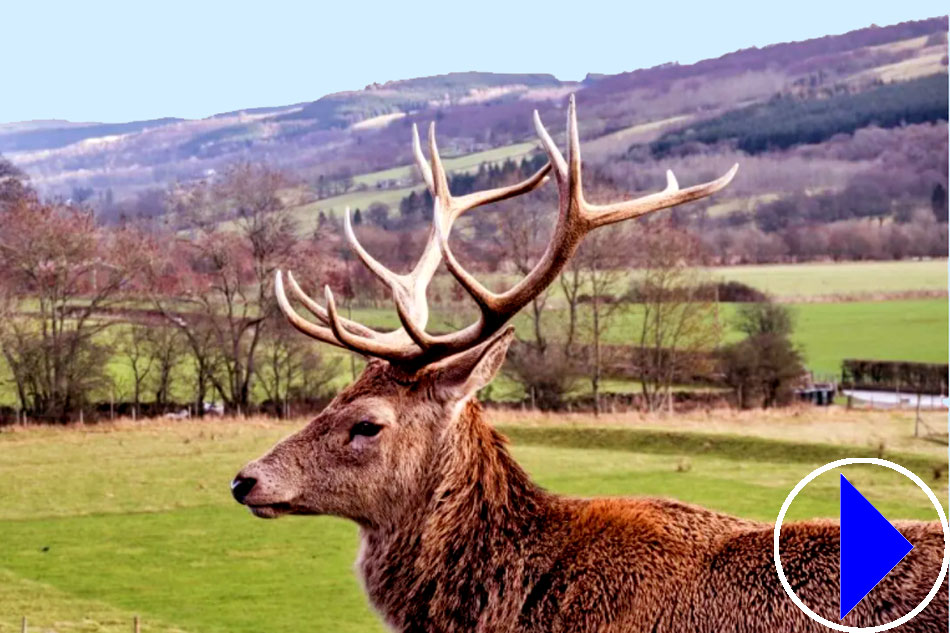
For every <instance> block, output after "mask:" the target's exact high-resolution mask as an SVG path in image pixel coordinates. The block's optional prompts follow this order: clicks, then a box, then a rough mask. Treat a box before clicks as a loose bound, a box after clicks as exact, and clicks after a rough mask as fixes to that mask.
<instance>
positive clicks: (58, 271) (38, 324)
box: [0, 196, 139, 421]
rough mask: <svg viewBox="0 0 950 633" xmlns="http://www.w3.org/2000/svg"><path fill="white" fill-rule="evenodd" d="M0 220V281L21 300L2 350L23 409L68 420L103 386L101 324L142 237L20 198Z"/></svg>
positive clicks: (82, 213)
mask: <svg viewBox="0 0 950 633" xmlns="http://www.w3.org/2000/svg"><path fill="white" fill-rule="evenodd" d="M0 213H2V217H0V224H2V226H3V231H2V232H0V283H2V284H3V285H5V286H6V289H7V290H6V291H7V292H8V293H9V294H11V295H12V296H14V297H16V299H17V301H18V305H17V307H16V310H15V312H16V314H15V316H14V317H13V318H11V319H7V320H4V322H3V323H0V338H2V340H3V352H4V355H5V356H6V358H7V362H8V364H9V365H10V367H11V370H12V371H13V374H14V376H15V380H16V381H17V383H18V387H17V388H18V392H19V394H20V398H21V402H23V403H24V405H25V408H26V409H28V410H30V411H31V412H32V413H33V414H34V415H37V416H44V417H47V418H48V419H56V420H60V421H66V420H68V419H69V417H70V415H71V414H72V413H74V412H75V411H76V410H78V409H80V407H81V406H82V404H83V403H84V402H86V401H87V400H88V398H89V396H90V393H91V391H92V390H94V389H96V388H101V387H102V386H103V384H104V382H105V380H106V377H105V372H104V369H103V368H104V367H105V364H106V357H107V354H106V353H105V350H104V349H103V348H102V346H101V344H100V343H99V342H98V340H97V337H98V335H99V334H100V333H101V332H102V331H103V330H105V329H106V328H108V327H109V326H110V325H111V324H112V323H113V321H111V320H109V319H106V318H102V317H101V313H102V312H104V311H106V310H107V309H108V308H109V307H110V305H111V304H112V302H113V301H114V300H115V299H116V298H117V297H118V295H119V292H120V290H121V289H122V288H123V286H124V284H125V283H126V282H127V280H128V279H129V274H128V271H129V270H131V269H133V268H134V267H135V266H136V265H137V264H136V257H137V255H138V253H139V249H138V248H136V246H135V242H136V239H137V236H136V235H135V234H134V233H133V232H131V231H129V230H121V229H120V230H114V231H109V232H106V231H104V230H102V229H101V228H100V227H98V226H97V225H96V223H95V220H94V218H93V217H92V214H91V212H89V211H88V210H86V209H82V208H77V207H73V206H68V205H61V204H48V203H42V202H40V201H38V200H37V199H36V197H35V196H23V197H20V198H18V199H16V200H14V201H13V202H12V203H10V204H7V205H4V206H3V208H2V210H0Z"/></svg>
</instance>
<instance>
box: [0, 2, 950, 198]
mask: <svg viewBox="0 0 950 633" xmlns="http://www.w3.org/2000/svg"><path fill="white" fill-rule="evenodd" d="M946 31H947V18H946V17H940V18H933V19H929V20H922V21H917V22H908V23H904V24H898V25H893V26H885V27H878V26H872V27H869V28H866V29H860V30H857V31H853V32H851V33H846V34H843V35H829V36H826V37H822V38H818V39H813V40H808V41H804V42H796V43H786V44H776V45H772V46H767V47H764V48H761V49H759V48H752V49H746V50H741V51H736V52H734V53H729V54H727V55H723V56H721V57H719V58H717V59H710V60H704V61H701V62H698V63H695V64H690V65H679V64H666V65H662V66H658V67H655V68H649V69H641V70H632V71H630V72H626V73H621V74H618V75H601V74H595V73H592V74H590V75H589V76H588V77H587V78H586V79H585V80H584V81H583V82H581V83H573V82H562V81H560V80H558V79H557V78H556V77H554V76H552V75H548V74H495V73H483V72H459V73H450V74H447V75H440V76H435V77H422V78H415V79H406V80H401V81H389V82H386V83H382V84H372V85H370V86H367V87H366V88H364V89H363V90H354V91H349V92H341V93H337V94H332V95H327V96H325V97H322V98H319V99H317V100H315V101H312V102H307V103H301V104H295V105H287V106H272V107H260V108H250V109H245V110H240V111H234V112H228V113H223V114H219V115H216V116H213V117H208V118H206V119H201V120H181V119H175V118H166V119H157V120H154V121H137V122H130V123H112V124H105V123H94V124H71V123H67V122H55V121H54V122H32V123H19V124H6V125H2V126H0V152H3V153H4V154H7V155H9V157H10V158H11V159H12V160H13V161H14V162H15V163H16V164H17V165H18V166H19V167H21V168H22V169H23V170H24V171H26V172H27V173H28V174H30V176H31V179H32V181H33V183H34V185H35V186H37V187H38V188H40V189H41V190H42V191H44V192H46V193H50V194H59V195H64V196H68V195H70V194H71V192H72V191H73V190H74V189H75V188H82V189H84V190H87V189H92V190H93V191H94V192H96V193H97V194H98V196H99V197H101V198H102V199H105V198H106V197H107V198H108V199H109V200H112V201H114V200H129V199H133V198H135V197H136V196H138V195H141V194H142V193H143V192H146V191H148V190H149V189H155V188H163V187H165V186H167V185H168V183H171V182H175V181H187V180H191V179H197V178H203V177H206V176H208V175H210V174H214V173H216V172H218V171H220V170H222V169H223V168H225V167H226V166H227V165H228V164H230V163H233V162H235V161H239V160H250V161H258V162H267V163H269V164H271V165H274V166H276V167H280V168H282V169H286V170H288V171H290V172H293V173H294V174H296V175H298V176H299V177H300V178H301V179H302V180H303V181H304V182H305V183H308V184H309V185H310V186H312V187H313V188H314V190H315V195H316V196H318V197H322V196H324V195H325V193H324V192H325V191H329V190H333V189H334V187H336V188H338V189H340V190H341V191H344V192H345V191H347V187H348V184H347V183H350V182H355V183H356V184H355V185H353V186H355V187H356V188H357V189H359V188H360V187H364V188H365V187H369V186H371V185H368V184H367V179H366V178H362V177H361V176H362V175H365V174H369V173H374V172H381V171H384V170H387V169H390V168H394V167H399V166H404V165H407V164H409V163H410V160H411V157H410V153H409V146H408V138H409V127H410V125H411V124H412V123H414V122H418V123H427V122H428V121H433V120H435V121H438V124H439V135H440V146H441V147H442V148H443V152H444V154H445V155H446V157H451V156H457V157H458V156H465V155H470V154H475V153H479V152H487V151H489V150H493V149H502V148H505V147H512V146H516V145H517V144H520V143H524V142H526V141H529V142H530V141H533V140H534V132H533V129H532V124H531V111H532V110H534V109H538V110H539V111H540V112H541V115H542V117H543V118H544V119H545V120H550V121H562V120H563V115H564V113H563V108H564V103H565V97H566V95H567V94H568V93H570V92H576V93H577V95H578V97H577V98H578V106H579V110H580V114H581V121H580V125H581V134H582V136H583V138H584V140H585V146H586V147H588V148H590V149H588V150H587V154H586V155H587V156H588V157H589V158H590V159H592V160H595V161H596V160H603V159H607V158H610V157H621V156H625V155H628V150H629V148H630V147H631V146H634V147H636V146H639V145H643V144H650V143H654V142H656V141H657V139H659V138H660V137H661V136H662V137H663V138H664V139H666V140H665V141H662V142H669V143H674V144H677V145H682V142H683V141H684V139H685V136H684V135H696V134H699V135H707V136H708V135H709V134H710V130H712V129H714V128H715V127H716V126H717V125H719V124H717V123H716V121H720V122H726V123H728V122H729V121H730V120H734V119H736V118H740V119H741V118H742V117H744V116H745V113H748V112H756V113H760V114H761V113H762V112H764V111H763V110H743V108H762V107H774V106H768V105H767V104H770V103H772V104H775V103H783V104H786V105H788V106H790V107H793V109H794V110H795V112H799V113H805V114H806V115H807V113H808V112H810V111H811V109H812V108H818V109H820V108H821V107H822V105H820V104H819V102H820V101H822V100H826V99H829V98H841V99H845V98H855V99H860V97H857V96H854V97H848V95H860V94H862V93H864V92H866V91H868V90H876V89H879V88H880V86H881V85H882V84H893V85H894V86H897V87H896V88H894V89H893V91H892V92H896V93H901V92H902V91H903V90H904V89H903V88H901V87H900V86H901V85H902V82H907V81H912V80H915V79H919V78H922V77H927V76H933V75H943V76H945V75H946V68H947V66H946V63H947V60H946V48H947V44H946ZM538 63H543V58H539V62H538ZM594 70H595V69H594ZM776 99H779V101H776ZM829 103H830V102H829ZM825 105H828V104H825ZM910 107H912V108H914V107H924V106H923V105H922V104H920V103H917V104H911V106H910ZM737 112H738V113H740V114H736V113H737ZM730 117H731V119H730ZM913 120H918V119H913ZM869 122H873V117H872V118H870V119H867V120H860V121H856V122H855V124H854V125H853V126H852V129H857V128H860V127H862V126H864V125H867V124H868V123H869ZM720 127H721V126H720ZM845 127H847V126H845ZM552 131H553V132H555V133H558V132H559V126H557V127H554V128H553V129H552ZM839 131H847V130H846V129H844V128H842V129H841V130H839ZM730 133H731V132H730ZM677 134H679V135H680V136H679V137H677V136H676V135H677ZM710 138H711V137H710ZM800 141H801V139H798V137H796V139H794V140H793V141H792V142H791V144H792V145H794V144H796V143H798V142H800ZM703 142H705V141H703ZM710 142H712V141H711V140H710ZM667 149H670V148H667ZM663 151H666V150H662V151H660V153H661V154H662V153H663ZM502 154H506V155H508V154H510V153H506V152H502ZM637 155H639V154H637ZM318 181H319V182H320V183H321V186H320V192H319V193H317V192H316V189H317V186H316V183H317V182H318ZM326 183H337V184H338V187H337V185H334V186H333V187H327V186H326ZM396 184H397V183H394V182H390V183H388V184H387V182H385V179H380V180H379V182H376V184H375V186H376V187H377V188H386V187H389V186H392V185H396ZM407 184H410V183H408V182H406V181H405V180H401V181H400V182H399V183H398V185H399V186H402V187H405V186H406V185H407ZM107 193H108V196H106V194H107ZM93 199H97V198H95V197H94V198H93Z"/></svg>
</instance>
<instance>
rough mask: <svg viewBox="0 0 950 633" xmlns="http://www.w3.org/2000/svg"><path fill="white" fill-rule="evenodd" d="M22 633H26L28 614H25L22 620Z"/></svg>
mask: <svg viewBox="0 0 950 633" xmlns="http://www.w3.org/2000/svg"><path fill="white" fill-rule="evenodd" d="M20 633H26V616H23V620H22V621H21V622H20Z"/></svg>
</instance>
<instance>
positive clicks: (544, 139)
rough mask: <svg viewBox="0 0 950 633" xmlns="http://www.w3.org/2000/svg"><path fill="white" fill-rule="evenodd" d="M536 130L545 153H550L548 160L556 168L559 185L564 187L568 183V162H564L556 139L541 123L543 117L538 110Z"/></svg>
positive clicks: (535, 114)
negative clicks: (555, 141)
mask: <svg viewBox="0 0 950 633" xmlns="http://www.w3.org/2000/svg"><path fill="white" fill-rule="evenodd" d="M534 130H535V132H537V134H538V137H539V138H540V139H541V145H543V146H544V151H546V152H547V153H548V159H549V160H550V161H551V165H553V167H554V177H555V178H557V182H558V185H563V184H564V183H565V182H566V181H567V161H565V160H564V156H563V155H562V154H561V150H559V149H558V148H557V145H555V143H554V139H552V138H551V135H550V134H548V130H547V128H545V127H544V123H542V122H541V115H540V114H538V111H537V110H535V111H534Z"/></svg>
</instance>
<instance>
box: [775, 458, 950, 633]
mask: <svg viewBox="0 0 950 633" xmlns="http://www.w3.org/2000/svg"><path fill="white" fill-rule="evenodd" d="M853 464H874V465H875V466H884V467H885V468H890V469H891V470H894V471H897V472H899V473H900V474H902V475H904V476H905V477H907V478H908V479H910V480H911V481H913V482H914V483H915V484H917V486H918V487H919V488H920V489H921V490H923V491H924V493H926V495H927V497H928V498H929V499H930V502H931V503H933V506H934V508H935V509H936V510H937V516H939V517H940V527H941V528H943V564H942V565H941V566H940V575H939V576H938V577H937V582H935V583H934V586H933V588H932V589H931V590H930V593H928V594H927V597H926V598H924V599H923V601H922V602H921V603H920V604H918V605H917V606H916V607H914V608H913V609H911V611H910V613H905V614H904V615H902V616H901V617H899V618H897V619H896V620H893V621H891V622H888V623H887V624H877V625H875V626H846V625H844V624H839V623H837V622H832V621H831V620H826V619H825V618H823V617H821V616H820V615H818V614H817V613H815V612H814V611H812V610H811V609H809V608H808V607H807V606H806V605H805V603H804V602H802V601H801V600H800V599H799V598H798V596H797V595H795V592H794V591H792V587H791V585H789V583H788V579H787V578H786V577H785V570H783V569H782V557H781V555H780V554H779V536H780V535H781V532H782V521H784V520H785V513H786V512H788V509H789V507H791V505H792V501H794V500H795V497H796V496H797V495H798V493H799V492H801V491H802V489H803V488H804V487H805V486H807V485H808V484H810V483H811V482H812V481H813V480H814V479H815V478H816V477H818V476H819V475H823V474H825V473H826V472H828V471H829V470H834V469H835V468H840V467H841V466H851V465H853ZM772 536H773V547H772V557H773V559H774V562H775V571H776V572H778V579H779V581H780V582H781V583H782V588H783V589H785V593H786V594H788V597H789V598H791V599H792V602H794V603H795V606H797V607H798V608H799V609H801V610H802V611H803V612H804V613H805V615H807V616H808V617H809V618H811V619H812V620H814V621H815V622H818V623H819V624H823V625H824V626H826V627H828V628H829V629H834V630H835V631H845V632H846V633H878V632H879V631H887V630H889V629H893V628H895V627H898V626H900V625H901V624H904V623H905V622H907V621H909V620H910V619H911V618H913V617H914V616H916V615H917V614H918V613H920V612H921V611H923V610H924V609H925V608H926V607H927V605H928V604H930V601H931V600H933V599H934V597H936V595H937V593H939V592H940V587H941V585H942V584H943V580H944V578H946V576H947V569H948V567H950V525H948V524H947V515H946V514H945V513H944V511H943V506H942V505H941V504H940V501H939V500H938V499H937V495H935V494H934V493H933V490H931V489H930V487H929V486H928V485H927V484H925V483H924V482H923V480H922V479H921V478H920V477H918V476H917V475H915V474H914V473H912V472H911V471H909V470H907V469H906V468H904V467H903V466H901V465H900V464H895V463H894V462H890V461H888V460H886V459H878V458H877V457H846V458H845V459H839V460H837V461H834V462H830V463H828V464H825V465H824V466H822V467H820V468H816V469H815V470H813V471H811V472H810V473H808V475H806V476H805V478H804V479H802V480H801V481H799V482H798V484H797V485H796V486H795V487H794V488H792V491H791V492H790V493H788V496H787V497H786V498H785V503H783V504H782V509H781V510H780V511H779V513H778V518H776V519H775V529H774V530H773V535H772Z"/></svg>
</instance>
